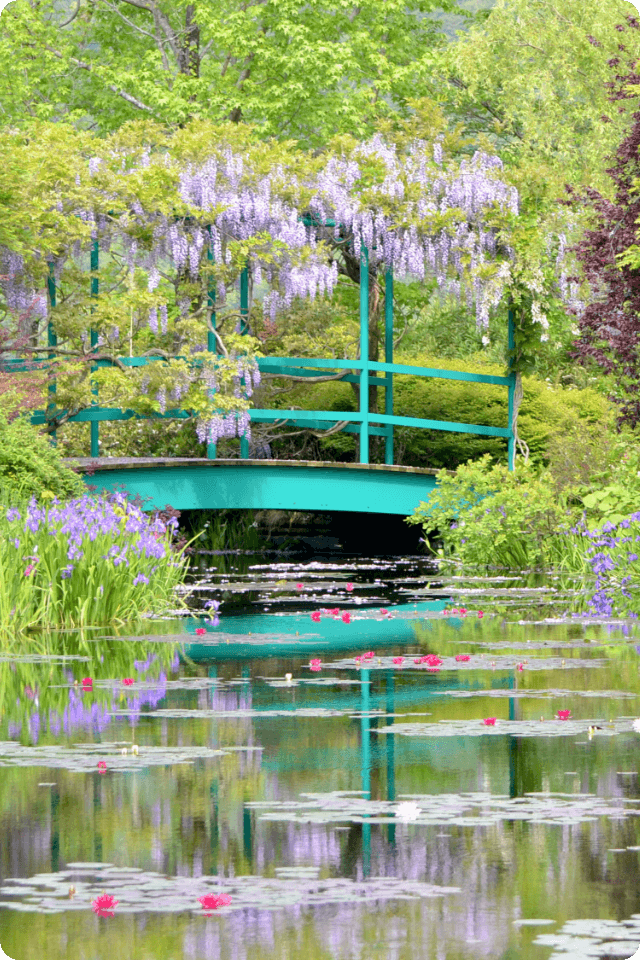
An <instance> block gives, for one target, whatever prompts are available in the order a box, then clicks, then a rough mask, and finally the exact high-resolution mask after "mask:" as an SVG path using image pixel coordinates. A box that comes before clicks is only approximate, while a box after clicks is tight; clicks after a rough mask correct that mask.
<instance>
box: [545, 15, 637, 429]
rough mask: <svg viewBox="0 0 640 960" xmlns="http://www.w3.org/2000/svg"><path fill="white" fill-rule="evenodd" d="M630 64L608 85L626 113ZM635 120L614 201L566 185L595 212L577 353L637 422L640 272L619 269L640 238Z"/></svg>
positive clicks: (586, 240) (620, 158) (623, 415)
mask: <svg viewBox="0 0 640 960" xmlns="http://www.w3.org/2000/svg"><path fill="white" fill-rule="evenodd" d="M626 19H627V24H628V28H625V27H624V26H622V25H619V26H617V27H616V30H618V31H620V32H621V33H622V32H624V31H625V30H626V29H632V30H640V23H639V22H638V20H637V19H636V18H635V17H633V16H629V17H627V18H626ZM589 39H591V38H589ZM592 42H595V43H597V42H596V41H593V40H592ZM618 49H619V50H620V51H621V54H623V55H624V53H625V51H626V48H625V46H624V45H623V44H621V43H620V44H618ZM621 63H622V60H621V58H620V57H614V58H613V59H612V60H609V61H608V64H609V66H610V67H612V68H613V69H614V70H620V65H621ZM625 66H626V69H627V71H628V72H626V73H620V72H616V73H615V78H614V79H613V80H611V81H609V83H608V84H607V87H608V88H609V100H610V101H611V103H617V104H618V110H619V112H621V113H622V112H624V111H625V107H624V106H622V105H621V104H620V101H622V100H628V99H637V97H638V96H639V95H640V73H638V68H639V67H640V61H638V62H634V61H629V62H628V63H627V64H626V65H625ZM634 88H635V89H634ZM604 119H605V118H604V117H603V120H604ZM630 119H631V121H632V126H631V128H630V131H629V134H628V135H627V137H625V139H624V140H623V141H622V143H621V144H620V146H619V148H618V150H617V151H616V162H615V165H614V166H613V167H610V168H608V169H607V173H608V174H609V176H610V177H611V179H612V180H613V182H614V184H615V188H616V190H615V200H614V201H610V200H607V199H605V198H604V197H603V196H602V195H601V194H600V193H599V192H598V191H597V190H594V189H591V188H587V189H586V190H583V191H581V192H579V193H578V192H577V191H576V190H574V189H573V188H571V187H569V186H568V187H567V188H566V189H567V193H568V194H569V197H570V199H569V200H565V201H561V202H563V203H565V204H568V205H577V204H585V203H586V204H588V205H589V206H590V207H591V208H592V209H593V212H594V225H593V228H592V229H589V230H586V231H585V233H584V236H583V238H582V240H581V241H580V242H579V243H578V244H576V246H575V247H573V250H574V251H575V253H576V257H577V260H578V262H579V263H580V265H581V267H582V271H583V275H584V279H586V280H588V282H589V284H590V287H591V298H590V301H589V303H588V304H587V306H586V308H585V309H584V311H583V312H582V314H580V315H579V317H578V326H579V329H580V336H579V338H578V340H576V341H575V342H574V349H573V351H572V356H573V357H574V358H575V359H577V360H578V361H579V362H581V363H589V362H593V363H595V364H596V365H597V366H598V367H599V368H600V369H601V370H602V371H603V372H605V373H607V374H610V375H611V376H612V379H613V383H614V385H615V386H614V388H613V394H612V400H614V401H615V402H616V403H617V404H618V406H619V411H620V414H619V419H620V421H621V422H622V421H626V422H628V423H631V424H634V425H635V424H637V423H640V270H638V269H632V268H630V267H623V268H620V266H619V264H618V262H617V260H616V257H617V256H619V255H620V254H622V253H624V252H625V251H626V250H628V248H629V247H630V246H631V245H632V244H637V243H638V242H639V241H640V225H639V224H638V222H637V221H638V219H639V218H640V191H639V189H638V185H639V184H640V153H639V150H640V112H636V113H633V114H631V118H630ZM569 279H573V280H578V279H582V278H578V277H572V278H569Z"/></svg>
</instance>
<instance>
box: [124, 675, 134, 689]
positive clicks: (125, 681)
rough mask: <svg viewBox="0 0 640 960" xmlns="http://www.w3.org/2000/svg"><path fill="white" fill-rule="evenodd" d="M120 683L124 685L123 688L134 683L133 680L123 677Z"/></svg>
mask: <svg viewBox="0 0 640 960" xmlns="http://www.w3.org/2000/svg"><path fill="white" fill-rule="evenodd" d="M122 682H123V684H124V685H125V687H130V686H131V685H132V683H134V680H133V677H125V678H124V679H123V681H122Z"/></svg>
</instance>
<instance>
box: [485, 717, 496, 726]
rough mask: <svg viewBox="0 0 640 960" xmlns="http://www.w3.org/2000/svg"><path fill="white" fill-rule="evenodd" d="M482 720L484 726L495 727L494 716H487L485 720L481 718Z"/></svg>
mask: <svg viewBox="0 0 640 960" xmlns="http://www.w3.org/2000/svg"><path fill="white" fill-rule="evenodd" d="M482 722H483V723H484V725H485V727H495V725H496V718H495V717H487V718H486V720H483V721H482Z"/></svg>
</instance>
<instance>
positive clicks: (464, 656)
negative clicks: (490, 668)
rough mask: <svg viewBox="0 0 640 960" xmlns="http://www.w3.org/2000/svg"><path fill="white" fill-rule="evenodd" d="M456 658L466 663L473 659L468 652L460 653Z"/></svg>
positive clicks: (459, 661)
mask: <svg viewBox="0 0 640 960" xmlns="http://www.w3.org/2000/svg"><path fill="white" fill-rule="evenodd" d="M456 660H457V661H458V663H466V662H467V660H471V657H470V656H469V654H468V653H458V654H457V655H456Z"/></svg>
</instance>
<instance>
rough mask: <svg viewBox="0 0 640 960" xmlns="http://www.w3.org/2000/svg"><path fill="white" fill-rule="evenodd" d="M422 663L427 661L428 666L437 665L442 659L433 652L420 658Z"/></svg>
mask: <svg viewBox="0 0 640 960" xmlns="http://www.w3.org/2000/svg"><path fill="white" fill-rule="evenodd" d="M422 662H423V663H428V664H429V666H430V667H439V666H440V664H441V663H442V660H441V659H440V657H439V656H437V654H435V653H428V654H427V655H426V657H423V658H422Z"/></svg>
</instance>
